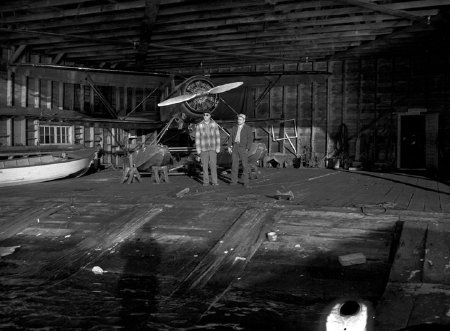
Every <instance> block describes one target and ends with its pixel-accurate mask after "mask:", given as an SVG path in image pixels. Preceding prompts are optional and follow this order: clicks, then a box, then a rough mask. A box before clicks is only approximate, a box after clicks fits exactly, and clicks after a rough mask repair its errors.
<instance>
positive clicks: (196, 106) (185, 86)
mask: <svg viewBox="0 0 450 331" xmlns="http://www.w3.org/2000/svg"><path fill="white" fill-rule="evenodd" d="M241 85H243V82H232V83H227V84H222V85H218V86H214V84H213V83H212V81H211V80H210V79H209V78H207V77H204V76H194V77H191V78H189V79H187V80H186V81H184V82H183V83H182V84H181V88H180V85H179V86H177V88H175V89H174V90H175V91H174V92H176V91H177V90H178V91H179V93H180V94H178V95H175V96H173V95H174V92H172V93H171V94H169V95H168V97H166V99H165V100H163V101H161V102H160V103H159V104H158V106H159V107H169V108H170V109H169V111H168V113H170V114H171V117H170V119H169V121H168V122H167V125H166V127H165V128H164V129H163V130H162V131H161V132H160V134H159V137H158V139H157V141H158V142H160V141H164V140H163V137H164V134H165V133H166V132H167V131H168V128H169V127H170V126H171V124H172V122H176V123H177V128H178V130H183V129H187V130H185V139H184V141H185V142H188V145H189V146H185V147H183V146H175V147H169V151H171V154H172V155H173V156H174V157H175V158H176V159H177V160H180V159H181V156H180V155H181V154H184V155H185V156H186V153H189V156H188V158H187V162H186V163H184V164H183V165H180V166H179V168H185V169H187V170H188V171H190V169H192V168H196V167H198V166H199V165H198V164H196V160H198V158H196V157H193V155H192V154H195V148H194V147H193V146H194V144H195V141H194V139H195V138H194V137H195V122H196V121H197V120H198V118H200V117H202V116H203V114H204V113H206V112H208V113H212V114H213V116H214V111H215V110H216V108H217V106H218V104H219V103H220V102H221V101H222V102H224V103H226V101H225V100H224V99H223V98H222V97H221V96H220V94H222V93H225V92H227V91H230V90H232V89H236V88H238V87H240V86H241ZM226 105H227V107H228V108H230V109H231V110H232V111H233V112H234V113H235V114H237V113H238V112H237V111H236V110H234V109H233V108H232V107H231V106H230V105H229V104H227V103H226ZM215 121H216V122H218V124H219V127H220V129H221V142H222V150H221V152H220V153H219V154H218V157H217V162H218V167H219V168H223V169H229V168H231V155H230V154H229V153H228V152H227V151H226V148H225V146H226V143H227V141H228V139H229V133H228V131H227V130H226V129H225V128H224V127H222V126H221V125H220V122H221V121H220V119H217V118H215ZM179 135H180V133H179ZM169 139H170V138H169ZM178 141H179V140H178ZM266 153H267V148H266V146H265V145H264V144H263V143H258V142H254V143H253V144H252V147H251V148H250V151H249V164H251V165H257V164H258V163H259V162H262V159H263V158H264V156H265V154H266ZM175 168H176V167H175ZM175 168H173V169H175Z"/></svg>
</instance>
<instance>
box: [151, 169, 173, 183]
mask: <svg viewBox="0 0 450 331" xmlns="http://www.w3.org/2000/svg"><path fill="white" fill-rule="evenodd" d="M152 180H153V182H155V183H158V184H159V183H161V181H164V182H166V183H168V182H169V171H168V169H167V166H162V167H157V166H153V167H152Z"/></svg>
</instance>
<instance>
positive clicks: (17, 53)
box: [9, 45, 27, 63]
mask: <svg viewBox="0 0 450 331" xmlns="http://www.w3.org/2000/svg"><path fill="white" fill-rule="evenodd" d="M26 47H27V45H20V46H19V47H17V48H16V50H15V51H14V53H13V54H12V55H11V58H10V59H9V63H14V62H16V60H17V59H18V58H19V57H20V56H21V55H22V54H23V52H24V51H25V48H26Z"/></svg>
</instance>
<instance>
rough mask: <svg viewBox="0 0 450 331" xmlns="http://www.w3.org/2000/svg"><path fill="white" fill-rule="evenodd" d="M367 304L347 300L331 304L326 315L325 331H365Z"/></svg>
mask: <svg viewBox="0 0 450 331" xmlns="http://www.w3.org/2000/svg"><path fill="white" fill-rule="evenodd" d="M367 317H368V314H367V306H366V305H365V304H363V303H359V302H357V301H353V300H349V301H345V302H341V303H337V304H335V305H334V306H333V308H332V309H331V311H330V314H329V315H328V317H327V324H326V330H327V331H366V327H367Z"/></svg>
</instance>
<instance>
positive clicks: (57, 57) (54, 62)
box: [52, 53, 65, 64]
mask: <svg viewBox="0 0 450 331" xmlns="http://www.w3.org/2000/svg"><path fill="white" fill-rule="evenodd" d="M64 55H65V53H58V54H56V56H55V58H54V59H53V61H52V64H58V63H59V62H60V61H61V59H62V58H63V56H64Z"/></svg>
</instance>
